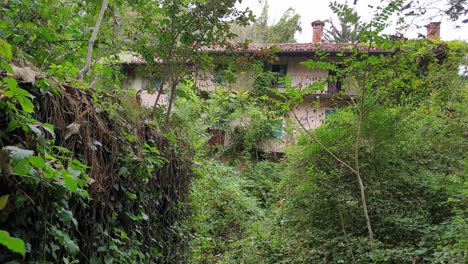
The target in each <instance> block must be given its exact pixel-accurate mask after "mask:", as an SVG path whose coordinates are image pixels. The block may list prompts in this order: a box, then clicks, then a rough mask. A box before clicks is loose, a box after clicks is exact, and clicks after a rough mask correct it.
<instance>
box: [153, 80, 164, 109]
mask: <svg viewBox="0 0 468 264" xmlns="http://www.w3.org/2000/svg"><path fill="white" fill-rule="evenodd" d="M163 88H164V78H162V79H161V83H160V84H159V89H158V95H157V96H156V100H155V101H154V104H153V113H156V107H157V106H158V103H159V99H160V98H161V94H162V92H163Z"/></svg>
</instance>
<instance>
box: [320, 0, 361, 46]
mask: <svg viewBox="0 0 468 264" xmlns="http://www.w3.org/2000/svg"><path fill="white" fill-rule="evenodd" d="M331 7H332V8H333V6H331ZM359 19H360V16H359V15H358V14H357V12H356V11H354V10H353V9H352V8H350V7H349V6H348V5H344V6H343V8H342V9H341V10H340V11H339V15H338V25H335V24H334V22H333V20H332V19H330V24H331V26H330V29H325V35H324V39H325V41H326V42H330V43H357V42H359V32H360V30H361V25H360V22H359Z"/></svg>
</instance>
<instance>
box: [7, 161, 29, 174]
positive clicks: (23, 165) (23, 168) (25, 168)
mask: <svg viewBox="0 0 468 264" xmlns="http://www.w3.org/2000/svg"><path fill="white" fill-rule="evenodd" d="M31 169H32V167H31V165H30V164H29V162H28V160H26V159H23V160H20V161H19V162H18V163H17V164H16V165H15V166H14V167H13V169H12V171H13V173H14V174H17V175H29V173H30V172H31Z"/></svg>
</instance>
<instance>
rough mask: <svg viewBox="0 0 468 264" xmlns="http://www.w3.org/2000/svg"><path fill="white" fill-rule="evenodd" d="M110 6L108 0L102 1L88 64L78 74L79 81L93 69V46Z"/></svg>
mask: <svg viewBox="0 0 468 264" xmlns="http://www.w3.org/2000/svg"><path fill="white" fill-rule="evenodd" d="M107 5H108V0H102V5H101V11H100V12H99V16H98V19H97V21H96V25H95V26H94V29H93V33H92V34H91V38H89V40H88V53H87V55H86V64H85V66H84V67H83V68H82V69H81V70H80V72H79V73H78V79H80V80H83V78H84V76H85V75H86V74H87V73H88V71H89V69H90V68H91V59H92V57H93V46H94V42H95V41H96V38H97V35H98V33H99V28H100V27H101V23H102V19H103V17H104V14H105V12H106V9H107Z"/></svg>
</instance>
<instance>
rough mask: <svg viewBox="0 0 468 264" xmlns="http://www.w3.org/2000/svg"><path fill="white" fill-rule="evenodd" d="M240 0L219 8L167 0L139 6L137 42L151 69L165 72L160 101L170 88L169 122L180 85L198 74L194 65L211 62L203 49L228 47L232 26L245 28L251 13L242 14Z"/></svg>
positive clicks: (218, 4) (222, 3)
mask: <svg viewBox="0 0 468 264" xmlns="http://www.w3.org/2000/svg"><path fill="white" fill-rule="evenodd" d="M236 2H237V0H222V1H217V2H216V4H213V3H211V2H207V1H196V0H194V1H180V0H164V1H162V2H151V1H150V2H146V1H142V2H141V3H139V5H135V10H136V12H137V13H138V16H137V17H136V19H141V23H140V24H139V26H140V28H139V30H141V33H140V34H139V38H138V39H137V40H136V45H135V47H136V50H135V51H136V52H138V53H139V54H142V55H143V57H144V58H145V60H146V61H147V62H148V65H149V67H148V69H152V68H155V66H157V67H156V68H159V71H161V68H163V69H162V76H161V84H160V87H159V91H158V97H157V99H156V102H155V107H156V106H157V103H158V99H159V98H160V96H161V94H162V93H163V88H164V86H165V85H167V86H169V90H170V91H169V93H170V98H169V103H168V107H167V112H166V121H168V120H169V117H170V113H171V109H172V106H173V102H174V99H175V96H176V89H177V86H178V85H179V84H180V82H181V81H182V80H183V79H184V78H185V77H186V76H188V74H189V73H191V72H192V71H193V70H194V65H195V66H198V67H205V66H206V65H208V64H209V63H208V62H209V61H210V59H209V57H208V54H206V53H205V52H203V48H206V47H210V46H220V47H226V46H228V44H229V43H228V41H227V40H228V39H230V38H231V37H232V34H231V33H230V32H229V24H230V23H238V24H240V25H245V23H247V22H248V21H249V19H250V15H249V14H250V12H249V11H247V10H246V11H238V10H237V9H236V7H235V4H236Z"/></svg>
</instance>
